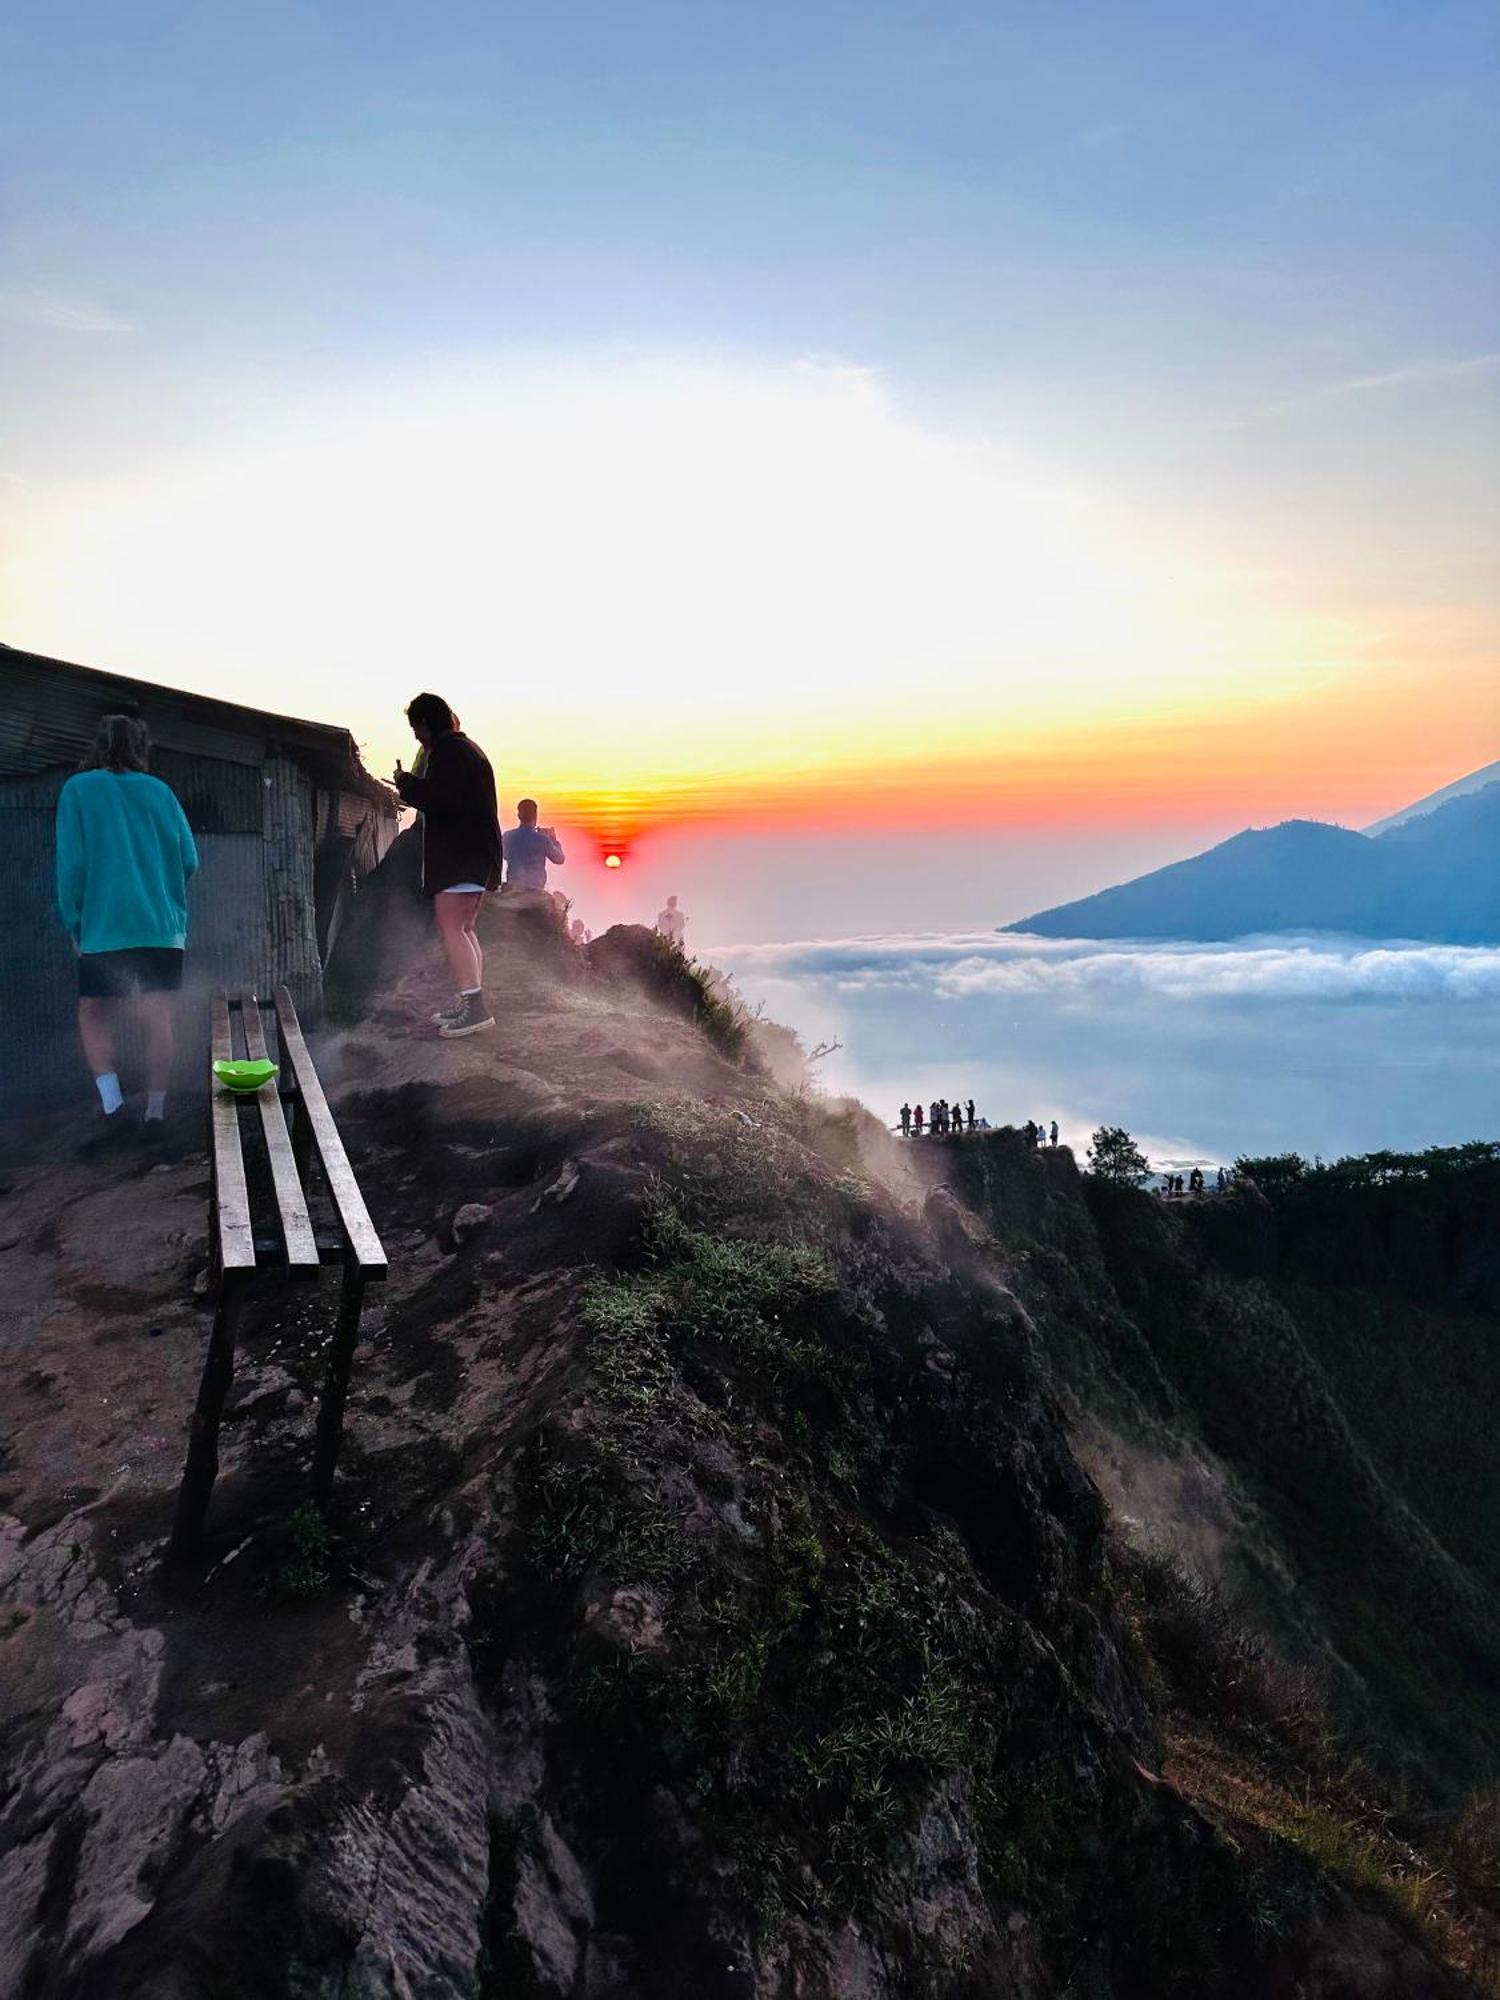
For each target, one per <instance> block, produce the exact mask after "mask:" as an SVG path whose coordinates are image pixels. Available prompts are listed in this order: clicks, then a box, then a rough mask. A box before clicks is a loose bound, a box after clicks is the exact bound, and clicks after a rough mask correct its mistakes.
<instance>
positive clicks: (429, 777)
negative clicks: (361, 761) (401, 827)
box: [396, 729, 502, 896]
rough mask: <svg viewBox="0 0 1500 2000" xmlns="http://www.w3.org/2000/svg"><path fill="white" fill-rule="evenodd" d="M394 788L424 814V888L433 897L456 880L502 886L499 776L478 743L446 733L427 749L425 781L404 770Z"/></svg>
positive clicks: (459, 733)
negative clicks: (496, 794) (497, 777)
mask: <svg viewBox="0 0 1500 2000" xmlns="http://www.w3.org/2000/svg"><path fill="white" fill-rule="evenodd" d="M396 790H397V791H398V792H399V793H400V794H401V796H402V798H403V799H404V800H405V801H406V803H407V804H408V805H409V806H415V807H416V809H417V811H418V812H419V813H420V814H421V815H422V887H423V889H424V890H425V891H426V892H427V894H428V895H429V896H436V895H438V894H439V893H440V892H441V891H442V890H444V889H451V888H452V887H453V885H454V883H455V882H482V883H483V884H484V886H485V888H486V889H498V888H499V887H500V862H501V852H502V850H501V846H500V815H499V812H498V810H497V809H496V805H495V774H494V772H493V771H492V770H491V769H490V760H489V758H488V757H486V756H485V754H484V752H483V751H482V750H481V749H480V747H479V745H478V744H477V743H471V742H470V741H469V739H468V737H467V736H465V735H463V734H462V733H461V732H460V731H459V730H456V729H449V730H445V731H444V733H443V734H442V735H441V736H439V737H438V738H436V740H435V741H434V743H433V745H432V748H431V749H430V750H429V751H428V753H427V768H426V769H425V770H424V771H423V773H422V775H421V777H420V778H419V777H417V776H416V775H415V774H414V773H413V772H411V771H403V772H401V774H400V775H399V777H398V778H397V779H396Z"/></svg>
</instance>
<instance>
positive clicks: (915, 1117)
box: [911, 1104, 922, 1139]
mask: <svg viewBox="0 0 1500 2000" xmlns="http://www.w3.org/2000/svg"><path fill="white" fill-rule="evenodd" d="M911 1116H912V1124H913V1126H914V1127H915V1128H916V1134H917V1137H918V1138H919V1139H920V1138H921V1136H922V1107H921V1105H920V1104H919V1105H918V1106H917V1108H916V1110H915V1111H914V1112H913V1113H912V1114H911Z"/></svg>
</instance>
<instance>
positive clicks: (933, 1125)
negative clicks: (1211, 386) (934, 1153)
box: [927, 1099, 943, 1137]
mask: <svg viewBox="0 0 1500 2000" xmlns="http://www.w3.org/2000/svg"><path fill="white" fill-rule="evenodd" d="M942 1129H943V1123H942V1106H941V1104H939V1103H938V1102H937V1101H936V1099H934V1101H933V1102H932V1103H931V1104H929V1105H928V1107H927V1130H928V1132H929V1133H931V1134H932V1135H933V1136H934V1137H935V1136H936V1135H937V1134H938V1133H940V1132H941V1131H942Z"/></svg>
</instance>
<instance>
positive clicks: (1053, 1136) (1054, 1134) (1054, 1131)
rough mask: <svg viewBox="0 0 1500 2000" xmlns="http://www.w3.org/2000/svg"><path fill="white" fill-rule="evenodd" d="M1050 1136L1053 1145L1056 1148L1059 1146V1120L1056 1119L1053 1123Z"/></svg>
mask: <svg viewBox="0 0 1500 2000" xmlns="http://www.w3.org/2000/svg"><path fill="white" fill-rule="evenodd" d="M1048 1136H1049V1138H1050V1140H1051V1143H1052V1144H1053V1145H1054V1146H1055V1145H1056V1144H1057V1120H1056V1119H1055V1118H1054V1119H1053V1121H1052V1130H1051V1132H1050V1134H1049V1135H1048Z"/></svg>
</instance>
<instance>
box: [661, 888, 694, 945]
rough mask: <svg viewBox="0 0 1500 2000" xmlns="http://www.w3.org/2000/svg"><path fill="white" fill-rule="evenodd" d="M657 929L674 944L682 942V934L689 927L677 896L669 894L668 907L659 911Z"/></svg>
mask: <svg viewBox="0 0 1500 2000" xmlns="http://www.w3.org/2000/svg"><path fill="white" fill-rule="evenodd" d="M656 929H657V933H658V935H659V936H661V937H664V938H670V939H671V940H672V942H673V944H681V943H682V934H683V932H684V931H685V930H686V929H687V918H686V917H685V916H684V915H683V913H682V911H681V910H679V909H678V907H677V898H676V897H675V896H668V898H667V907H666V908H665V909H664V910H658V911H657V914H656Z"/></svg>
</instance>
